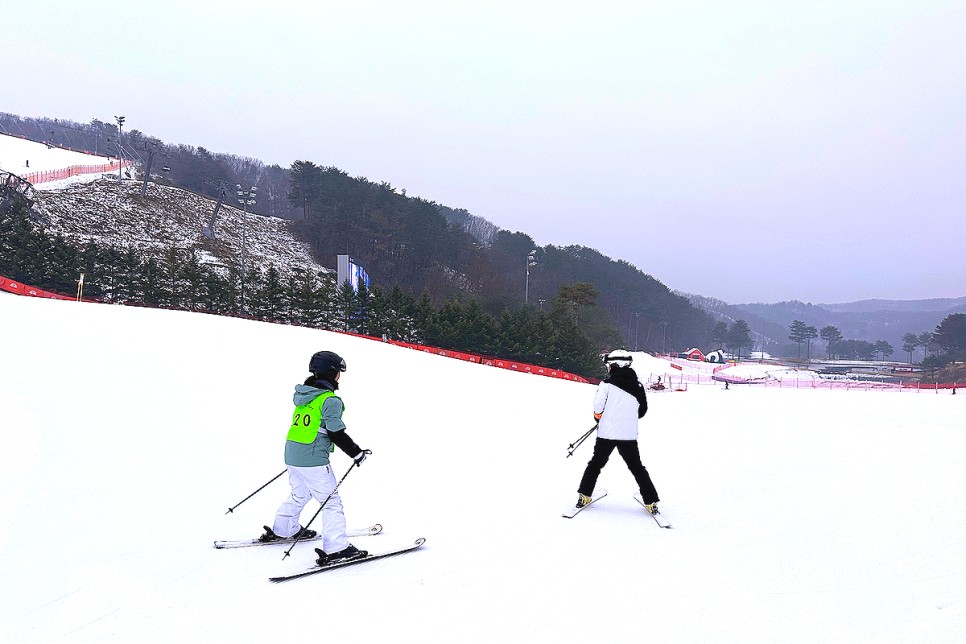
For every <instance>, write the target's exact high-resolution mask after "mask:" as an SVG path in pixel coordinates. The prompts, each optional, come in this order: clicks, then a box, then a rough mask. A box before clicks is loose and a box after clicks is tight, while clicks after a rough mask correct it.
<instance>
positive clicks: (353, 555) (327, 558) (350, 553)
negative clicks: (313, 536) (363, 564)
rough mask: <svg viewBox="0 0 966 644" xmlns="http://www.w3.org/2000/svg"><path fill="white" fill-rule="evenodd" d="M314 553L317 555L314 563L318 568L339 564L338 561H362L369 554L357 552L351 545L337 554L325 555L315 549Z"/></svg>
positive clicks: (363, 551) (319, 549)
mask: <svg viewBox="0 0 966 644" xmlns="http://www.w3.org/2000/svg"><path fill="white" fill-rule="evenodd" d="M315 551H316V552H317V553H318V554H319V558H318V559H317V560H316V561H315V563H317V564H318V565H320V566H328V565H329V564H334V563H339V562H340V561H351V560H352V559H362V558H363V557H367V556H368V555H369V552H368V551H366V550H359V549H358V548H356V547H355V546H354V545H352V544H351V543H350V544H349V547H348V548H344V549H342V550H340V551H338V552H333V553H326V552H325V551H323V550H322V549H321V548H316V549H315Z"/></svg>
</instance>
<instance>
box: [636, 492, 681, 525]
mask: <svg viewBox="0 0 966 644" xmlns="http://www.w3.org/2000/svg"><path fill="white" fill-rule="evenodd" d="M634 500H635V501H637V502H638V503H640V504H641V507H643V508H644V512H645V513H647V516H649V517H651V518H652V519H654V523H656V524H658V525H659V526H661V527H662V528H667V529H668V530H670V529H671V528H672V527H674V526H672V525H671V524H670V523H668V522H667V521H665V520H664V517H662V516H661V511H660V510H658V511H657V513H656V514H651V513H650V512H649V511H648V509H647V506H646V505H644V499H642V498H641V493H640V492H637V493H635V494H634Z"/></svg>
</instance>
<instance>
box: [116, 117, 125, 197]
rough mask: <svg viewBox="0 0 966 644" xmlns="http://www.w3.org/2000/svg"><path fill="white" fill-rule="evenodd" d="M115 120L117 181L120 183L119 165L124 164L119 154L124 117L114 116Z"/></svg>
mask: <svg viewBox="0 0 966 644" xmlns="http://www.w3.org/2000/svg"><path fill="white" fill-rule="evenodd" d="M114 120H115V121H117V183H118V184H120V183H121V166H123V165H124V157H123V156H122V155H121V128H122V127H124V117H123V116H115V117H114Z"/></svg>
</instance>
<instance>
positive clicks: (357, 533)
mask: <svg viewBox="0 0 966 644" xmlns="http://www.w3.org/2000/svg"><path fill="white" fill-rule="evenodd" d="M380 532H382V524H380V523H377V524H375V525H371V526H369V527H368V528H356V529H354V530H346V532H345V535H346V536H347V537H369V536H372V535H374V534H379V533H380ZM321 538H322V533H321V532H320V533H319V534H317V535H315V536H314V537H312V538H311V539H300V540H299V543H305V542H308V541H318V540H319V539H321ZM277 543H295V539H291V538H289V539H276V540H275V541H259V540H258V539H242V540H241V541H216V542H215V547H216V548H218V549H224V548H250V547H251V546H272V545H275V544H277Z"/></svg>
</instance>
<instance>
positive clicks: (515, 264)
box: [0, 114, 711, 351]
mask: <svg viewBox="0 0 966 644" xmlns="http://www.w3.org/2000/svg"><path fill="white" fill-rule="evenodd" d="M0 131H3V132H6V133H10V134H14V135H17V136H24V137H26V138H30V139H32V140H39V141H45V142H48V143H49V144H52V145H63V146H68V147H71V148H73V149H76V150H83V151H86V152H91V153H95V154H104V155H105V156H116V155H117V152H118V141H119V139H120V141H121V146H120V148H121V153H122V155H123V156H124V158H134V159H137V160H138V161H139V162H140V164H141V165H140V171H141V172H146V171H148V170H149V169H150V174H151V181H153V182H156V183H159V184H167V185H172V186H177V187H181V188H184V189H188V190H192V191H194V192H198V193H201V194H205V195H208V196H211V197H212V198H217V197H218V196H219V195H223V196H224V197H225V198H226V199H228V200H231V199H233V198H234V194H233V193H234V186H235V185H236V184H238V185H241V186H243V187H245V188H246V189H247V188H249V187H251V186H255V187H257V189H258V199H257V200H256V203H255V204H253V205H252V206H251V207H250V208H249V209H250V210H251V211H253V212H256V213H260V214H267V215H273V216H279V217H283V218H286V219H290V220H292V230H293V232H294V234H295V235H296V237H297V238H298V239H300V240H302V241H304V242H306V243H307V244H308V245H309V246H310V248H311V249H312V253H313V254H314V258H315V260H316V261H317V262H318V263H319V264H321V265H322V266H326V267H329V268H334V267H335V256H336V255H338V254H348V255H351V256H352V257H353V258H354V259H355V260H356V261H357V262H358V263H360V264H362V265H363V266H365V268H366V270H367V271H368V272H369V274H370V276H371V277H372V279H373V284H374V285H378V286H379V287H380V288H381V289H383V290H386V291H388V290H391V289H393V288H394V287H398V288H400V289H402V291H403V292H404V293H407V294H409V295H410V296H411V297H413V298H418V297H420V296H421V295H422V294H424V293H425V294H428V296H429V297H430V299H431V301H432V302H433V303H434V305H435V306H438V307H442V306H443V305H444V304H445V303H446V302H448V301H462V302H463V305H466V304H468V303H469V302H470V301H471V300H477V301H478V302H479V305H480V307H481V309H482V310H483V311H484V312H485V313H487V314H488V315H489V316H492V317H493V318H494V319H496V318H498V317H499V316H501V315H503V314H504V312H511V313H512V312H513V311H517V310H519V309H520V308H521V307H523V306H524V305H528V306H529V308H531V309H533V310H534V311H535V312H537V313H539V312H541V311H546V312H547V313H550V310H551V305H552V304H553V303H554V302H556V303H557V305H558V306H560V305H563V306H567V307H569V308H570V311H569V312H570V318H571V319H573V320H574V321H575V322H577V323H578V324H579V325H581V328H582V329H583V330H584V333H585V334H586V335H587V337H588V340H589V345H590V346H591V347H592V348H593V350H600V349H607V348H610V347H613V346H614V345H616V344H623V345H624V346H628V347H636V348H640V349H650V350H657V351H661V350H665V349H666V350H678V349H683V348H685V347H686V346H691V345H704V344H706V343H707V341H708V334H709V331H710V326H711V324H710V318H709V316H708V315H707V314H706V313H704V312H703V311H701V310H699V309H697V308H696V307H693V306H691V304H690V303H689V302H688V301H687V300H686V299H684V298H683V297H680V296H678V295H675V294H673V293H672V292H671V291H670V290H669V289H668V288H667V287H666V286H665V285H664V284H662V283H661V282H660V281H658V280H657V279H655V278H654V277H652V276H650V275H647V274H645V273H644V272H642V271H640V270H638V269H637V268H635V267H634V266H632V265H631V264H629V263H627V262H624V261H621V260H614V259H611V258H609V257H606V256H605V255H603V254H601V253H600V252H598V251H596V250H594V249H590V248H586V247H582V246H579V245H572V246H567V247H555V246H546V247H538V246H537V245H536V244H535V243H534V241H533V240H532V239H531V238H530V237H529V236H528V235H526V234H525V233H521V232H511V231H506V230H499V229H498V227H496V226H494V225H493V224H491V223H490V222H487V221H486V220H484V219H482V218H479V217H475V216H474V215H472V214H471V213H469V212H468V211H466V210H465V209H460V208H458V207H451V206H443V205H440V204H437V203H435V202H433V201H428V200H426V199H424V198H419V197H411V196H408V195H406V194H405V191H404V190H402V191H401V190H397V189H395V188H394V187H393V186H391V185H389V184H387V183H384V182H383V183H380V182H376V181H371V180H369V179H366V178H363V177H350V176H348V174H347V173H345V172H344V171H342V170H339V169H338V168H334V167H325V166H321V165H317V164H316V163H314V162H311V161H296V162H294V163H293V165H292V167H291V168H282V167H279V166H266V165H265V164H263V163H262V162H260V161H258V160H257V159H253V158H250V157H242V156H236V155H231V154H224V153H214V152H211V151H209V150H206V149H205V148H203V147H193V146H189V145H183V144H178V145H171V144H165V143H163V142H161V141H160V140H158V139H156V138H154V137H151V136H148V135H145V134H143V133H141V132H140V131H138V130H136V129H133V130H130V131H124V130H122V131H121V132H120V135H121V136H120V137H119V136H118V135H119V130H118V127H117V126H116V125H115V124H112V123H104V122H101V121H98V120H94V121H92V122H91V123H89V124H79V123H73V122H69V121H62V120H57V119H29V118H21V117H18V116H14V115H9V114H0ZM305 156H306V157H307V158H310V157H312V156H314V155H313V153H312V151H311V150H308V151H306V155H305ZM319 156H321V155H319ZM575 237H576V238H577V239H579V231H576V232H575ZM575 241H576V239H575ZM261 268H262V270H263V271H264V270H267V268H268V267H267V266H266V267H261ZM528 271H529V272H528ZM580 284H583V285H587V284H589V285H591V288H589V289H588V288H584V287H581V286H578V287H577V288H570V289H569V290H568V288H567V287H573V286H574V285H580ZM561 289H563V290H561ZM568 293H569V297H570V298H571V299H570V300H569V302H563V304H561V302H562V299H561V298H566V297H568Z"/></svg>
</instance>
